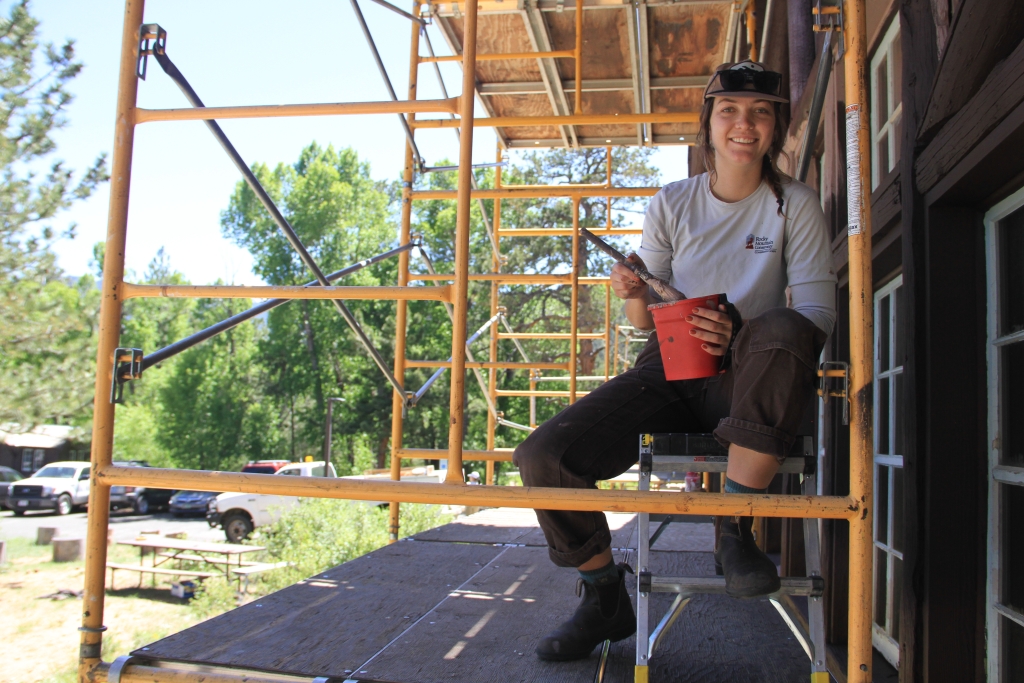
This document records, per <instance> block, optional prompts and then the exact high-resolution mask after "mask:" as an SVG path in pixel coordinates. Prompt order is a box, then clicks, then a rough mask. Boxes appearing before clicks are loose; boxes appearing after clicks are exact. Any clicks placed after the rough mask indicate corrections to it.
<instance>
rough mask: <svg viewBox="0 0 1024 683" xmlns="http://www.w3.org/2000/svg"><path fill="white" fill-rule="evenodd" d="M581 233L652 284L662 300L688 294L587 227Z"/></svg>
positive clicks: (679, 299)
mask: <svg viewBox="0 0 1024 683" xmlns="http://www.w3.org/2000/svg"><path fill="white" fill-rule="evenodd" d="M580 234H581V235H583V236H584V237H586V238H587V239H588V240H590V242H592V243H593V244H594V246H596V247H597V248H598V249H600V250H601V251H603V252H604V253H606V254H608V255H609V256H611V257H612V258H613V259H615V260H616V261H617V262H618V263H621V264H622V265H624V266H626V267H627V268H629V269H630V270H631V271H633V273H634V274H635V275H636V276H637V277H638V278H640V279H641V280H643V281H644V282H646V283H647V284H648V285H650V287H651V289H653V290H654V293H655V294H657V295H658V296H659V297H661V300H662V301H682V300H683V299H685V298H686V295H685V294H683V293H682V292H680V291H679V290H678V289H676V288H675V287H673V286H672V285H670V284H669V283H667V282H665V281H664V280H662V279H661V278H660V277H657V276H655V275H651V273H650V271H648V270H647V269H646V268H644V267H643V266H638V265H636V264H635V263H632V262H631V261H629V260H627V259H626V257H625V256H623V255H622V252H620V251H619V250H617V249H616V248H615V247H613V246H612V245H610V244H608V243H607V242H605V241H604V240H603V239H601V238H600V237H598V236H597V235H595V234H594V233H592V232H590V231H589V230H587V229H586V228H580Z"/></svg>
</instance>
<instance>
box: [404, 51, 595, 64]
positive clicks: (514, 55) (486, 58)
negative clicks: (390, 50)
mask: <svg viewBox="0 0 1024 683" xmlns="http://www.w3.org/2000/svg"><path fill="white" fill-rule="evenodd" d="M575 56H576V51H575V50H552V51H550V52H507V53H504V54H489V55H477V56H476V61H478V62H496V61H498V60H501V59H555V58H559V57H566V58H569V59H572V58H574V57H575ZM461 61H462V55H445V56H442V57H420V63H421V64H429V63H430V62H461Z"/></svg>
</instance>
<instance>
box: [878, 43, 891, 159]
mask: <svg viewBox="0 0 1024 683" xmlns="http://www.w3.org/2000/svg"><path fill="white" fill-rule="evenodd" d="M888 72H889V66H888V60H887V59H886V58H885V57H882V61H880V62H879V63H878V67H877V68H876V69H875V79H876V80H875V97H876V98H877V99H876V100H875V102H876V103H877V104H876V106H875V121H876V122H877V123H876V125H875V130H878V129H879V128H881V127H882V125H883V124H884V123H885V122H886V121H888V120H889V73H888ZM883 168H886V167H884V166H883Z"/></svg>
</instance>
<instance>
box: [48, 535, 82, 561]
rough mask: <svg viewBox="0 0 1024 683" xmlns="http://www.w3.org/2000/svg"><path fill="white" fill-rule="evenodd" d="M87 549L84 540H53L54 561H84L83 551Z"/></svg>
mask: <svg viewBox="0 0 1024 683" xmlns="http://www.w3.org/2000/svg"><path fill="white" fill-rule="evenodd" d="M84 548H85V539H82V538H54V539H53V561H54V562H74V561H75V560H80V559H82V551H83V549H84Z"/></svg>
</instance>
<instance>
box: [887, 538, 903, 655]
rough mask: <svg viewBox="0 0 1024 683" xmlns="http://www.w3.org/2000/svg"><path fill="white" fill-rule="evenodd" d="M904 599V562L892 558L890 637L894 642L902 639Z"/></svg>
mask: <svg viewBox="0 0 1024 683" xmlns="http://www.w3.org/2000/svg"><path fill="white" fill-rule="evenodd" d="M902 599H903V560H901V559H900V558H898V557H893V558H892V619H891V621H890V623H891V624H892V627H891V628H890V629H889V635H890V636H892V638H893V640H897V641H898V640H899V639H900V601H901V600H902Z"/></svg>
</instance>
